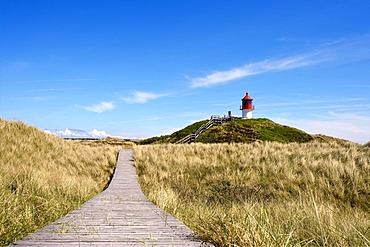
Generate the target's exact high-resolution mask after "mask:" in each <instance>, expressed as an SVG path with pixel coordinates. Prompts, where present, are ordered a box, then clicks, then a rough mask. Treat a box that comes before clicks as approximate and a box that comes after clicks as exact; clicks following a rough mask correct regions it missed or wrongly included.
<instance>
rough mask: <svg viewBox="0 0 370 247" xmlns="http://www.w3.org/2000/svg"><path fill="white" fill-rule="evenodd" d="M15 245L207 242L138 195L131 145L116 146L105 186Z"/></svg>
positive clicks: (195, 243) (135, 244)
mask: <svg viewBox="0 0 370 247" xmlns="http://www.w3.org/2000/svg"><path fill="white" fill-rule="evenodd" d="M15 245H17V246H56V245H68V246H212V245H211V244H209V243H205V242H204V241H202V240H201V239H200V238H199V236H197V235H196V234H194V232H192V231H191V230H190V229H189V228H188V227H187V226H185V225H184V224H183V223H182V222H181V221H179V220H178V219H176V218H175V217H173V216H172V215H170V214H167V213H166V212H164V211H163V210H161V209H159V208H158V207H157V206H155V205H154V204H152V203H151V202H150V201H149V200H148V199H147V198H146V197H145V196H144V194H143V193H142V192H141V190H140V186H139V184H138V181H137V176H136V169H135V166H134V159H133V151H132V150H121V151H120V153H119V156H118V160H117V167H116V170H115V173H114V176H113V179H112V181H111V183H110V185H109V187H108V188H107V189H106V190H105V191H103V192H102V193H100V194H99V195H97V196H95V197H94V198H93V199H91V200H90V201H88V202H86V203H85V204H83V205H82V206H81V207H80V208H79V209H77V210H75V211H73V212H70V213H69V214H67V215H66V216H64V217H62V218H60V219H59V220H57V221H55V222H54V223H52V224H50V225H48V226H45V227H44V228H43V229H41V230H39V231H37V232H35V233H32V234H30V235H28V236H27V237H25V238H23V239H22V240H19V241H17V242H15V243H14V244H13V245H11V246H15Z"/></svg>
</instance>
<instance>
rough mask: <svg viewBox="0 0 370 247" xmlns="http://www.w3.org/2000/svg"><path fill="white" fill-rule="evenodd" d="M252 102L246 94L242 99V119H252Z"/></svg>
mask: <svg viewBox="0 0 370 247" xmlns="http://www.w3.org/2000/svg"><path fill="white" fill-rule="evenodd" d="M252 101H253V99H252V98H251V97H250V96H249V95H248V92H247V93H246V94H245V96H244V98H242V105H241V107H240V110H241V111H242V118H243V119H250V118H253V116H252V112H253V111H254V105H252Z"/></svg>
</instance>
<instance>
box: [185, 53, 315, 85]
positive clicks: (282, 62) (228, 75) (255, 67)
mask: <svg viewBox="0 0 370 247" xmlns="http://www.w3.org/2000/svg"><path fill="white" fill-rule="evenodd" d="M319 61H320V60H314V59H313V55H300V56H292V57H287V58H283V59H276V60H264V61H260V62H256V63H250V64H246V65H244V66H242V67H239V68H234V69H230V70H226V71H219V72H214V73H212V74H209V75H207V76H205V77H198V78H194V79H192V81H191V85H190V87H192V88H197V87H209V86H215V85H219V84H224V83H227V82H229V81H232V80H236V79H240V78H243V77H246V76H251V75H257V74H262V73H266V72H271V71H283V70H290V69H295V68H300V67H304V66H308V65H311V64H314V63H318V62H319Z"/></svg>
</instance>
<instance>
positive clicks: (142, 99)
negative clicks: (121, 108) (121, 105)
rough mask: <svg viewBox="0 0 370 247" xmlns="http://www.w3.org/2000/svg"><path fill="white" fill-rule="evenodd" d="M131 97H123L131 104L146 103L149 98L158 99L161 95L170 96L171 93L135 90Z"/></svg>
mask: <svg viewBox="0 0 370 247" xmlns="http://www.w3.org/2000/svg"><path fill="white" fill-rule="evenodd" d="M131 94H132V96H131V97H123V98H122V100H123V101H125V102H126V103H129V104H135V103H139V104H145V103H146V102H148V101H149V100H154V99H158V98H161V97H166V96H170V95H171V94H170V93H164V94H155V93H151V92H143V91H133V92H131Z"/></svg>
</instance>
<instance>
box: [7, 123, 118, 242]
mask: <svg viewBox="0 0 370 247" xmlns="http://www.w3.org/2000/svg"><path fill="white" fill-rule="evenodd" d="M0 136H1V138H0V177H1V180H0V210H1V211H0V245H7V244H9V243H11V242H14V241H15V240H17V239H19V238H22V237H24V236H25V235H27V234H29V233H31V232H33V231H35V230H37V229H39V228H41V227H42V226H44V225H46V224H48V223H50V222H53V221H55V220H56V219H58V218H60V217H61V216H62V215H64V214H66V213H68V212H69V211H71V210H73V209H75V208H77V207H78V206H79V205H81V204H82V203H83V202H85V201H87V200H88V199H90V198H91V197H93V196H94V195H95V194H97V193H98V192H100V191H102V190H103V188H104V186H105V185H106V184H107V182H108V181H109V178H110V175H111V174H112V172H113V169H114V166H115V163H116V156H117V153H118V150H119V149H120V148H121V147H120V146H114V147H112V146H110V145H106V144H100V145H97V144H94V146H96V147H91V146H90V145H89V146H88V145H83V144H81V143H76V142H74V141H67V140H63V139H60V138H57V137H56V136H53V135H50V134H46V133H44V132H42V131H40V130H38V129H36V128H34V127H30V126H27V125H26V124H24V123H21V122H12V121H5V120H3V119H1V118H0Z"/></svg>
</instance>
